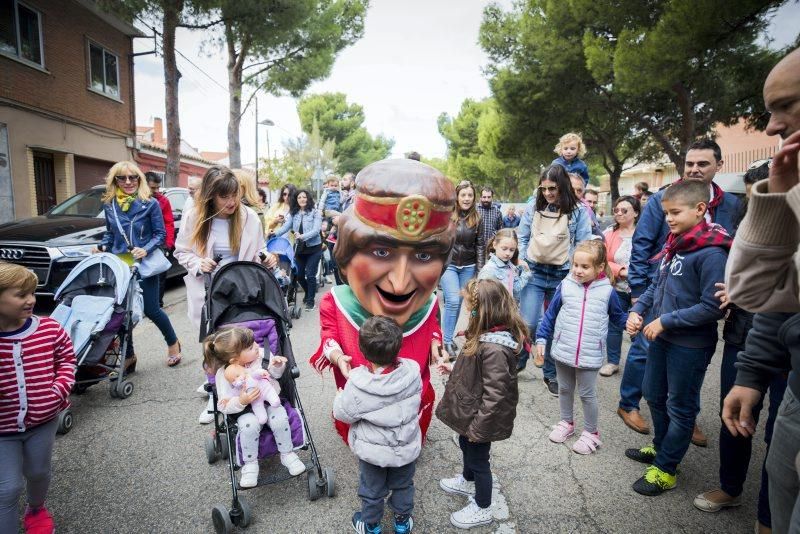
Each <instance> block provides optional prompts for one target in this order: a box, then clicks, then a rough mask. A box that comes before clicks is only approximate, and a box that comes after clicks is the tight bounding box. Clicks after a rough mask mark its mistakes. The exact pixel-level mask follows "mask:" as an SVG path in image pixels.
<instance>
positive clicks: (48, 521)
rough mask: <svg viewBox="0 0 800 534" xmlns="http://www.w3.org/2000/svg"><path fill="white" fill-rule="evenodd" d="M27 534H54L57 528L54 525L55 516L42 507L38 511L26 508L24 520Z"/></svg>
mask: <svg viewBox="0 0 800 534" xmlns="http://www.w3.org/2000/svg"><path fill="white" fill-rule="evenodd" d="M22 524H23V525H24V526H25V533H26V534H53V532H55V529H56V526H55V524H54V523H53V516H51V515H50V512H48V511H47V508H45V507H44V506H42V507H41V508H39V509H38V510H32V509H31V508H30V507H28V508H25V517H24V518H23V519H22Z"/></svg>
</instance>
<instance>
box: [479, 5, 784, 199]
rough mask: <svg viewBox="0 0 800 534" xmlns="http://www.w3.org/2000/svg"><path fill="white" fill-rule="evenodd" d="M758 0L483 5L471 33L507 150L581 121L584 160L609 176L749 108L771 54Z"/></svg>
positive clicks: (541, 146)
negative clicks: (482, 57)
mask: <svg viewBox="0 0 800 534" xmlns="http://www.w3.org/2000/svg"><path fill="white" fill-rule="evenodd" d="M782 3H784V2H780V1H773V2H763V1H758V0H733V1H729V0H725V1H723V0H700V1H695V0H644V1H642V0H565V1H563V2H556V1H555V0H523V1H520V2H518V3H515V4H514V7H513V8H512V9H511V10H510V11H505V10H503V9H502V8H500V7H499V6H497V5H490V6H489V7H488V8H486V10H485V12H484V20H483V24H482V27H481V33H480V43H481V45H482V46H483V48H484V50H486V52H487V54H488V55H489V58H490V64H489V66H488V67H487V72H488V74H489V76H490V84H491V87H492V92H493V94H494V97H495V101H496V102H497V107H498V109H499V112H500V116H501V118H502V122H503V127H502V128H501V129H500V131H501V133H502V135H501V139H502V142H501V144H502V145H504V146H505V147H506V150H505V151H503V152H502V153H503V154H504V155H507V154H514V155H517V156H518V157H523V158H529V159H531V158H540V161H542V162H543V163H546V162H547V161H548V160H547V158H548V157H552V156H551V155H550V154H548V152H549V151H550V150H551V149H552V146H553V145H555V142H556V140H557V139H558V137H559V136H560V135H561V134H563V133H565V132H567V131H579V132H582V134H583V137H584V141H585V142H586V144H587V147H588V148H589V154H588V163H589V164H590V166H596V165H602V166H603V168H605V169H606V170H607V171H608V172H609V174H610V175H611V182H612V196H616V195H617V193H618V192H617V190H616V180H617V178H618V177H619V174H620V173H621V172H622V170H623V169H624V168H626V167H628V166H631V165H632V164H634V163H636V162H638V161H643V160H648V159H654V158H658V157H661V156H662V155H664V154H665V155H667V156H668V157H669V158H670V159H671V160H672V161H673V162H674V163H675V164H676V166H677V167H678V168H679V169H682V168H683V157H684V154H685V151H686V147H687V146H688V145H689V144H690V143H691V142H692V141H694V139H695V138H697V137H700V136H706V135H709V134H710V132H711V129H712V127H713V126H714V125H715V124H717V123H723V124H731V123H733V122H735V121H736V120H738V118H739V117H748V118H755V116H756V115H757V114H758V112H759V111H760V109H761V106H762V104H761V102H760V98H761V97H760V91H761V88H760V86H761V83H762V82H763V79H764V76H765V75H766V72H767V70H768V69H769V68H770V66H771V65H772V64H773V63H774V62H775V60H776V58H775V54H774V53H772V52H770V51H769V50H767V49H766V48H764V47H763V46H762V45H760V44H759V43H760V38H761V36H762V35H763V31H764V29H765V27H766V24H767V21H768V18H769V15H770V13H771V12H772V11H771V10H772V9H773V8H774V7H776V6H778V5H780V4H782Z"/></svg>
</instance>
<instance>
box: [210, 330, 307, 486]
mask: <svg viewBox="0 0 800 534" xmlns="http://www.w3.org/2000/svg"><path fill="white" fill-rule="evenodd" d="M203 354H204V359H205V364H206V366H207V368H208V369H217V370H218V371H217V373H216V374H217V380H216V384H217V392H218V393H219V402H218V405H217V409H218V410H219V411H220V412H222V413H225V414H229V415H232V414H238V413H242V412H245V411H246V410H247V408H248V406H249V407H250V408H251V410H252V413H251V412H249V411H248V412H247V413H243V414H242V415H241V416H240V417H239V419H238V426H239V434H240V442H241V448H242V459H243V462H244V465H243V466H242V476H241V479H240V480H239V485H240V486H241V487H242V488H251V487H254V486H256V485H257V484H258V471H259V466H258V445H259V435H260V433H261V429H262V428H263V425H264V424H265V423H266V424H267V425H268V426H269V428H270V430H272V433H273V435H274V436H275V442H276V445H277V448H278V452H280V460H281V463H282V464H283V465H284V466H285V467H286V468H287V469H288V470H289V473H290V474H291V475H292V476H297V475H299V474H301V473H304V472H305V471H306V466H305V464H303V462H302V461H301V460H300V458H298V456H297V454H295V453H294V452H293V448H294V446H293V444H292V435H291V430H290V427H289V416H288V415H287V413H286V409H285V408H284V407H283V406H282V405H281V404H280V401H278V402H276V403H275V404H274V405H273V404H272V403H270V404H265V403H264V400H265V397H264V396H263V393H262V389H263V388H259V387H254V388H250V387H248V386H247V385H239V387H237V385H235V384H233V383H231V381H230V380H231V379H233V380H234V381H238V379H240V375H241V373H240V372H237V371H238V369H237V368H242V369H243V370H244V371H245V374H250V375H251V376H253V375H257V376H258V377H259V378H262V377H263V378H264V379H265V380H262V383H263V382H268V386H267V387H269V388H270V389H272V393H273V394H274V397H275V399H277V393H278V391H279V389H280V386H279V385H278V382H277V379H278V378H280V377H281V376H282V375H283V372H284V370H285V369H286V362H287V360H286V358H284V357H283V356H277V355H270V359H269V365H268V367H267V369H266V370H265V371H264V370H262V366H261V361H262V359H263V352H262V349H261V348H260V347H259V346H258V344H257V343H256V342H255V339H254V336H253V331H252V330H250V329H249V328H241V327H223V328H221V329H220V330H218V331H217V332H216V333H214V334H211V335H209V336H208V337H206V339H205V341H204V342H203ZM267 398H269V397H267ZM259 412H260V413H261V415H259Z"/></svg>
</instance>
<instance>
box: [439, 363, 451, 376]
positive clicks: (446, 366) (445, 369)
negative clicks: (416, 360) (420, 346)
mask: <svg viewBox="0 0 800 534" xmlns="http://www.w3.org/2000/svg"><path fill="white" fill-rule="evenodd" d="M436 370H437V371H439V374H440V375H449V374H450V373H451V372H452V371H453V364H452V363H447V362H445V361H444V360H441V361H439V363H437V364H436Z"/></svg>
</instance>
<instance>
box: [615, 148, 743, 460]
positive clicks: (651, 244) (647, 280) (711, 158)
mask: <svg viewBox="0 0 800 534" xmlns="http://www.w3.org/2000/svg"><path fill="white" fill-rule="evenodd" d="M722 163H723V161H722V154H721V150H720V148H719V145H718V144H717V143H715V142H714V141H712V140H710V139H704V140H701V141H696V142H695V143H693V144H692V145H691V146H690V147H689V150H688V151H687V153H686V163H685V166H684V169H683V179H684V180H702V181H703V182H705V183H707V184H708V186H709V197H710V202H709V205H708V214H707V218H708V219H709V220H710V222H714V223H717V224H719V225H721V226H723V227H724V228H725V229H726V230H727V231H728V233H730V234H733V231H734V228H735V225H736V221H737V220H738V217H739V214H740V210H741V202H740V201H739V199H738V198H737V197H736V196H735V195H732V194H730V193H725V192H723V191H722V189H720V188H719V186H717V185H716V184H714V181H713V180H714V176H715V175H716V174H717V172H718V171H719V169H720V168H721V167H722ZM663 195H664V192H663V190H661V191H658V192H656V194H655V195H653V196H652V197H651V198H650V200H649V201H648V203H647V204H646V205H645V206H644V208H643V209H642V215H641V217H640V218H639V223H638V224H637V225H636V232H635V233H634V234H633V250H632V253H631V262H630V266H629V267H628V283H629V284H630V287H631V297H632V301H633V302H634V303H635V302H636V300H638V298H639V297H640V296H641V295H642V294H644V292H645V291H646V290H647V288H648V287H649V286H650V284H652V283H655V281H656V278H657V276H658V262H653V261H651V258H653V257H654V256H655V255H656V254H658V252H659V251H660V250H661V249H662V248H663V247H664V243H665V242H666V239H667V234H668V233H669V228H668V227H667V223H666V221H665V220H664V212H663V210H662V208H661V197H662V196H663ZM651 320H652V318H650V317H645V323H649V322H650V321H651ZM648 346H649V343H648V341H647V339H645V336H636V337H635V338H634V340H633V343H632V344H631V348H630V350H629V351H628V357H627V359H626V361H625V371H624V373H623V375H622V382H621V383H620V388H619V389H620V401H619V408H618V409H617V414H618V415H619V416H620V417H621V418H622V420H623V421H624V422H625V424H626V425H628V427H630V428H631V429H633V430H635V431H636V432H639V433H641V434H649V433H650V425H649V424H648V423H647V422H646V421H645V420H644V419H643V418H642V416H641V415H640V414H639V401H640V400H641V398H642V380H643V378H644V369H645V362H646V361H647V349H648ZM701 437H702V439H696V438H701ZM703 440H705V436H702V435H698V436H693V437H692V443H695V444H703V443H704V441H703ZM706 442H707V441H706Z"/></svg>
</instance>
